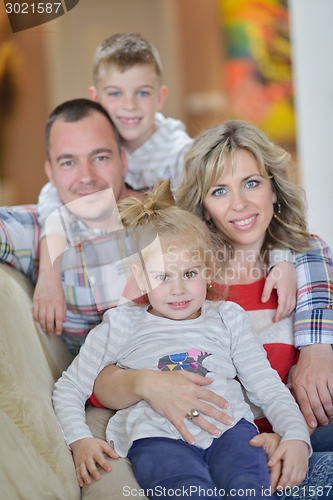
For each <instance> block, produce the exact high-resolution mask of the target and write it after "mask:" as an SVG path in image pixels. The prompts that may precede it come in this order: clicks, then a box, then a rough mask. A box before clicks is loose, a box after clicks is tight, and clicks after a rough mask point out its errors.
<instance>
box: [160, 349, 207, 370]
mask: <svg viewBox="0 0 333 500" xmlns="http://www.w3.org/2000/svg"><path fill="white" fill-rule="evenodd" d="M208 356H211V354H210V353H209V352H204V351H200V350H199V349H190V350H189V351H187V352H180V353H178V354H169V355H168V356H163V357H162V358H161V359H160V360H159V362H158V369H159V370H161V371H164V372H165V371H172V370H187V371H189V372H193V373H198V374H199V375H202V376H203V377H205V376H206V374H207V373H208V372H209V370H207V368H205V367H204V366H202V362H203V360H204V359H206V358H207V357H208Z"/></svg>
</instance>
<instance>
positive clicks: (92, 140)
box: [45, 111, 127, 227]
mask: <svg viewBox="0 0 333 500" xmlns="http://www.w3.org/2000/svg"><path fill="white" fill-rule="evenodd" d="M49 154H50V162H49V161H47V162H46V163H45V171H46V174H47V176H48V178H49V180H50V181H51V182H52V184H54V185H55V187H56V188H57V190H58V193H59V196H60V198H61V200H62V202H63V203H64V204H67V203H70V202H74V201H75V200H78V201H77V202H76V203H74V204H71V205H70V207H73V206H75V205H76V204H77V206H80V207H81V208H80V210H82V213H79V212H78V211H75V210H72V209H71V211H72V212H74V213H76V215H77V216H78V217H79V218H81V219H83V220H85V219H86V220H93V219H94V218H96V217H99V214H98V213H97V212H98V211H100V210H101V207H100V205H101V203H102V204H103V203H104V201H103V198H104V199H105V196H104V194H103V193H101V194H100V195H98V194H96V193H99V192H101V191H104V190H107V189H110V188H111V189H112V191H113V194H114V198H115V200H116V201H118V200H119V199H120V198H121V197H122V194H123V189H124V176H125V174H126V167H127V163H126V154H125V152H124V151H123V150H122V151H119V148H118V144H117V141H116V139H115V136H114V133H113V130H112V126H111V124H110V123H109V122H108V120H107V118H106V117H105V116H103V115H102V114H101V113H98V112H94V111H93V112H92V113H91V115H89V116H88V117H86V118H84V119H83V120H81V121H78V122H73V123H68V122H65V121H63V120H61V119H58V120H56V121H55V122H54V124H53V126H52V128H51V133H50V147H49ZM87 195H91V196H88V197H87V198H86V199H85V200H84V199H83V197H85V196H87ZM100 200H102V201H100ZM92 227H96V226H94V224H92Z"/></svg>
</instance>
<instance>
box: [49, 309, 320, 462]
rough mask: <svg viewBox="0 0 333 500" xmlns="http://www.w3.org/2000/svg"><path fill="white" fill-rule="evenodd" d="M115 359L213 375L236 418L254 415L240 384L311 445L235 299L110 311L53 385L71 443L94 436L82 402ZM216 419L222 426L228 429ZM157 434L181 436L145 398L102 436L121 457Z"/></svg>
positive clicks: (204, 435) (197, 432) (202, 441)
mask: <svg viewBox="0 0 333 500" xmlns="http://www.w3.org/2000/svg"><path fill="white" fill-rule="evenodd" d="M114 363H117V364H118V365H119V366H121V367H123V368H125V369H133V370H141V369H151V370H177V369H187V370H188V371H193V372H195V373H199V374H201V375H203V376H206V377H209V378H211V379H213V383H212V384H211V385H210V386H209V388H210V390H212V391H213V392H215V393H216V394H219V395H220V396H222V397H224V398H225V399H226V400H227V401H228V402H229V404H230V408H229V409H228V410H226V413H227V414H229V415H230V416H231V417H232V419H233V420H234V422H235V423H237V422H238V421H239V420H240V419H241V418H245V419H247V420H248V421H249V422H253V421H254V418H253V413H252V411H251V408H250V406H249V405H248V404H247V403H246V402H245V399H244V395H243V391H242V387H241V384H242V385H243V387H244V388H245V389H246V391H247V394H248V396H249V398H250V400H251V401H252V402H253V403H255V404H256V405H258V406H260V407H261V408H262V409H263V411H264V413H265V415H266V416H267V418H268V419H269V421H270V422H271V424H272V426H273V429H274V432H276V433H278V434H279V435H280V436H282V439H283V440H290V439H300V440H302V441H305V442H306V443H308V444H309V445H310V438H309V433H308V430H307V426H306V424H305V420H304V418H303V416H302V414H301V412H300V410H299V409H298V406H297V404H296V403H295V400H294V399H293V397H292V396H291V394H290V392H289V390H288V389H287V388H286V387H285V385H284V384H283V383H282V382H281V379H280V377H279V375H278V374H277V372H276V371H275V370H273V369H272V368H271V366H270V364H269V362H268V360H267V356H266V353H265V351H264V349H263V347H262V344H261V343H260V341H259V339H258V338H257V337H256V335H255V333H254V332H253V329H252V326H251V323H250V320H249V318H248V316H247V314H246V313H245V311H244V310H243V309H242V308H241V307H240V306H238V305H237V304H234V303H232V302H211V301H205V302H204V304H203V306H202V308H201V314H200V316H199V317H198V318H195V319H191V320H183V321H175V320H171V319H169V318H163V317H158V316H155V315H152V314H150V313H149V312H148V311H147V306H139V305H123V306H119V307H117V308H114V309H111V310H109V311H107V312H106V313H105V314H104V317H103V322H102V323H101V324H100V325H99V326H97V327H96V328H95V329H94V330H92V331H91V332H90V333H89V335H88V336H87V339H86V342H85V343H84V345H83V346H82V348H81V350H80V353H79V355H78V356H77V357H76V358H75V360H74V361H73V363H72V364H71V366H70V367H69V368H68V370H67V371H66V372H64V373H63V375H62V377H61V378H60V379H59V380H58V382H57V383H56V385H55V390H54V395H53V403H54V408H55V412H56V415H57V418H58V420H59V423H60V426H61V428H62V430H63V433H64V437H65V440H66V442H67V444H68V445H70V444H71V443H73V442H74V441H77V440H79V439H83V438H85V437H93V436H92V434H91V431H90V429H89V427H88V426H87V425H86V423H85V403H86V400H87V399H88V398H89V396H90V394H91V393H92V390H93V386H94V381H95V379H96V377H97V375H98V374H99V372H100V371H101V370H102V369H103V368H104V367H105V366H107V365H109V364H114ZM236 376H237V377H238V380H236V379H235V377H236ZM240 382H241V384H240ZM207 420H209V421H210V422H213V419H211V418H209V417H207ZM214 423H215V425H217V426H218V427H219V428H220V429H221V431H222V432H225V431H226V430H228V429H229V427H228V426H226V425H225V424H222V423H220V422H216V421H214ZM185 424H186V425H187V427H188V430H189V431H190V432H191V433H192V434H193V436H194V438H195V440H196V445H197V446H198V447H200V448H203V449H206V448H208V447H209V446H210V445H211V443H212V441H213V439H214V437H213V436H212V435H211V434H209V433H208V432H206V431H203V430H202V429H201V428H199V427H198V426H196V425H195V424H193V423H192V422H189V421H186V422H185ZM156 436H161V437H168V438H173V439H182V437H181V435H180V434H179V432H178V431H177V430H176V428H175V427H174V426H173V425H172V424H171V423H170V422H169V421H168V420H167V419H165V418H164V417H162V416H161V415H159V414H158V413H157V412H155V411H154V410H153V409H152V408H151V407H150V405H149V404H148V403H147V402H146V401H140V402H139V403H137V404H135V405H132V406H130V407H129V408H125V409H124V410H120V411H118V412H117V413H116V414H115V416H114V417H112V418H111V419H110V421H109V423H108V426H107V429H106V438H107V441H108V442H109V443H113V445H114V448H115V450H116V452H117V453H118V454H119V455H120V456H124V457H125V456H126V455H127V452H128V450H129V448H130V447H131V445H132V443H133V441H134V440H137V439H141V438H146V437H156Z"/></svg>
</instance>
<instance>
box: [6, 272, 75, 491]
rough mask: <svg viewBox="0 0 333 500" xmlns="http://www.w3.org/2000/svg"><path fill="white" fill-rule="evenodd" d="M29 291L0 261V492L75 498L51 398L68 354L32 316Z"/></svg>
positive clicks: (70, 464) (71, 468) (70, 462)
mask: <svg viewBox="0 0 333 500" xmlns="http://www.w3.org/2000/svg"><path fill="white" fill-rule="evenodd" d="M32 294H33V287H32V285H31V283H30V282H29V281H28V280H27V278H25V277H24V276H23V275H22V273H20V272H19V271H17V270H15V269H13V268H11V267H9V266H7V265H5V264H1V265H0V298H1V299H0V309H1V311H0V350H1V360H0V387H1V389H0V450H1V453H0V485H1V486H0V498H1V499H3V500H16V499H17V500H18V499H20V500H44V499H45V500H46V499H47V500H79V499H80V488H79V486H78V483H77V480H76V476H75V470H74V464H73V460H72V456H71V452H70V450H69V449H68V448H67V446H66V444H65V441H64V439H63V436H62V432H61V430H60V427H59V425H58V422H57V419H56V417H55V414H54V411H53V407H52V400H51V396H52V390H53V384H54V382H55V381H56V380H57V379H58V378H59V376H60V375H61V373H62V371H63V370H64V369H66V367H67V366H68V365H69V363H70V362H71V356H70V354H69V353H68V351H67V349H66V348H65V346H64V344H63V342H62V340H61V339H60V337H58V336H56V335H52V336H50V335H48V334H46V333H45V332H43V331H42V329H41V328H40V326H39V325H37V324H36V323H35V322H34V320H33V317H32V312H31V310H32Z"/></svg>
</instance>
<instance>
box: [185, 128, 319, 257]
mask: <svg viewBox="0 0 333 500" xmlns="http://www.w3.org/2000/svg"><path fill="white" fill-rule="evenodd" d="M238 150H246V151H249V152H250V153H251V154H253V156H254V158H255V160H256V161H257V163H258V168H259V171H260V174H261V175H262V176H263V177H265V178H267V179H270V181H271V184H272V189H273V191H274V192H275V193H276V196H277V203H276V207H275V216H274V217H273V218H272V220H271V222H270V224H269V226H268V229H267V232H266V238H265V241H264V244H263V247H262V253H264V255H267V252H265V250H267V249H269V248H271V247H277V246H278V247H287V248H291V249H293V250H295V251H296V252H305V251H307V250H308V249H309V238H310V235H309V234H308V233H307V231H306V222H305V206H304V192H303V190H302V188H301V187H300V186H298V185H296V184H295V183H294V182H292V181H290V180H289V172H290V170H293V169H294V166H293V165H292V162H291V156H290V154H289V153H287V151H285V150H284V149H283V148H281V147H279V146H277V145H276V144H274V143H273V142H271V141H270V140H269V139H268V137H267V136H266V135H265V134H264V133H263V132H262V131H260V130H259V129H257V128H256V127H255V126H254V125H251V124H249V123H246V122H244V121H242V120H230V121H227V122H225V123H223V124H221V125H216V126H214V127H211V128H209V129H208V130H205V131H204V132H202V133H201V134H200V135H199V136H198V137H197V138H196V140H195V141H194V143H193V145H192V148H191V149H190V151H189V152H188V153H187V154H186V155H185V164H184V171H183V177H182V182H181V184H180V185H179V187H178V189H177V192H176V198H177V200H178V204H179V206H180V207H181V208H183V209H184V210H189V211H190V212H193V213H194V214H196V215H198V216H199V217H200V218H201V219H202V220H205V207H204V201H205V198H206V196H207V194H208V190H209V188H210V187H211V186H213V185H214V184H215V183H216V181H217V180H218V179H219V178H220V177H221V175H222V173H223V170H224V167H225V162H226V159H227V157H229V155H230V156H231V159H232V164H233V165H234V161H235V155H236V153H237V151H238ZM212 229H213V231H215V232H217V231H216V228H215V226H213V228H212ZM221 237H222V238H223V235H221ZM226 244H227V245H229V243H228V242H226ZM229 247H230V245H229Z"/></svg>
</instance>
